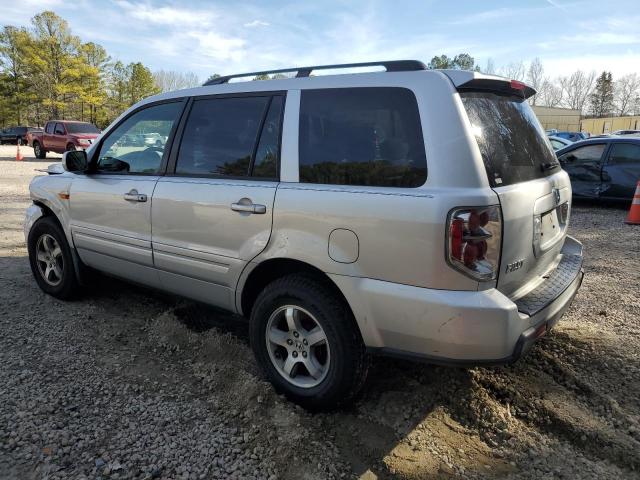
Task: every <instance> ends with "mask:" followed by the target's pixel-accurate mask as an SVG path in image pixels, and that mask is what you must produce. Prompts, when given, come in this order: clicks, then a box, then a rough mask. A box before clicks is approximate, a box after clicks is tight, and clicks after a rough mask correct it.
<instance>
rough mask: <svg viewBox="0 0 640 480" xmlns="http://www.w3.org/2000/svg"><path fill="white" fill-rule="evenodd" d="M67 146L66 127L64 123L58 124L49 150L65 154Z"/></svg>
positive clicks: (48, 146)
mask: <svg viewBox="0 0 640 480" xmlns="http://www.w3.org/2000/svg"><path fill="white" fill-rule="evenodd" d="M66 146H67V130H66V128H65V127H64V124H63V123H60V122H58V123H56V126H55V128H54V130H53V135H52V136H51V141H50V142H49V145H47V148H51V149H52V150H55V151H58V152H63V151H64V150H65V149H66Z"/></svg>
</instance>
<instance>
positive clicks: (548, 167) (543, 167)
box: [540, 162, 560, 172]
mask: <svg viewBox="0 0 640 480" xmlns="http://www.w3.org/2000/svg"><path fill="white" fill-rule="evenodd" d="M559 166H560V164H559V163H558V162H549V163H543V164H542V165H540V170H542V171H543V172H546V171H547V170H553V169H554V168H556V167H559Z"/></svg>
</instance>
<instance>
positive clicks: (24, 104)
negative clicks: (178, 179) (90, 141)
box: [0, 11, 160, 128]
mask: <svg viewBox="0 0 640 480" xmlns="http://www.w3.org/2000/svg"><path fill="white" fill-rule="evenodd" d="M159 91H160V90H159V88H158V87H157V86H156V84H155V82H154V80H153V76H152V74H151V72H150V71H149V69H148V68H147V67H145V66H144V65H143V64H142V63H140V62H136V63H130V64H129V65H126V66H125V65H124V64H122V62H119V61H113V60H112V59H111V57H110V56H109V55H108V53H107V51H106V50H105V49H104V48H103V47H102V46H100V45H98V44H96V43H92V42H89V43H83V42H82V41H81V39H80V38H79V37H77V36H75V35H73V33H72V32H71V29H70V28H69V25H68V23H67V22H66V20H64V19H63V18H61V17H59V16H58V15H56V14H55V13H54V12H51V11H45V12H42V13H40V14H38V15H36V16H34V17H33V18H32V19H31V27H30V28H25V27H20V28H17V27H13V26H5V27H4V28H3V29H2V30H1V31H0V126H3V127H4V126H9V125H39V126H41V125H43V124H44V123H45V122H46V121H47V120H50V119H53V118H61V119H74V120H82V121H89V122H92V123H95V124H96V125H98V126H99V127H102V128H104V127H105V126H106V125H108V124H109V123H110V122H111V121H112V120H113V119H115V118H116V117H117V116H118V115H120V114H121V113H122V112H123V110H125V109H126V108H128V107H129V106H131V105H133V104H134V103H136V102H138V101H139V100H141V99H142V98H144V97H147V96H149V95H154V94H156V93H159Z"/></svg>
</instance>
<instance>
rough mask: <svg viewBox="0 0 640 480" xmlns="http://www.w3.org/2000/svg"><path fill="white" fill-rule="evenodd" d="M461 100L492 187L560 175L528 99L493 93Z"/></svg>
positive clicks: (466, 95)
mask: <svg viewBox="0 0 640 480" xmlns="http://www.w3.org/2000/svg"><path fill="white" fill-rule="evenodd" d="M460 97H461V98H462V103H463V105H464V107H465V110H466V111H467V115H468V117H469V122H470V123H471V129H472V133H473V135H474V136H475V138H476V142H477V144H478V148H479V149H480V153H481V155H482V160H483V161H484V166H485V169H486V171H487V176H488V178H489V183H490V184H491V186H492V187H500V186H504V185H512V184H514V183H520V182H527V181H529V180H535V179H537V178H542V177H546V176H548V175H552V174H554V173H557V171H558V169H557V168H553V165H555V164H557V160H556V157H555V155H554V153H553V151H552V149H551V148H550V147H549V143H548V142H547V139H546V135H545V131H544V129H543V128H542V126H541V125H540V122H538V119H537V118H536V116H535V114H534V113H533V110H532V109H531V107H529V104H528V103H527V101H526V100H525V99H523V98H521V97H516V96H510V95H501V94H498V93H492V92H462V93H460Z"/></svg>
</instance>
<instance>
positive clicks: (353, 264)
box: [24, 61, 583, 409]
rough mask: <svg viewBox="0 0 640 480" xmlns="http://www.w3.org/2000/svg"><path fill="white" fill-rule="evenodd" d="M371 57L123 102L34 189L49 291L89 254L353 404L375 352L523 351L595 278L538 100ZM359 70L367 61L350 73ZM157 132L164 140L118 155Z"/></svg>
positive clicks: (454, 73) (38, 248)
mask: <svg viewBox="0 0 640 480" xmlns="http://www.w3.org/2000/svg"><path fill="white" fill-rule="evenodd" d="M376 65H381V66H384V67H385V69H386V70H387V71H385V72H373V73H360V74H349V75H328V76H324V75H318V76H313V75H311V72H314V71H316V70H322V69H336V68H337V67H336V66H335V65H332V66H326V67H322V66H321V67H305V68H298V69H288V70H287V71H288V72H292V73H293V72H296V76H295V78H287V79H280V80H269V81H264V82H252V81H245V82H231V83H229V80H230V79H231V78H235V77H236V76H231V77H220V78H216V79H212V80H210V81H209V82H207V83H206V84H205V85H204V86H202V87H199V88H194V89H190V90H181V91H176V92H170V93H164V94H161V95H157V96H154V97H149V98H147V99H145V100H143V101H141V102H139V103H137V104H136V105H134V106H132V107H131V108H130V109H129V110H128V111H127V112H125V113H124V114H123V115H122V116H121V117H120V118H119V120H118V121H117V122H116V123H114V124H113V125H111V126H110V127H109V128H108V129H107V130H106V132H105V133H104V135H102V136H101V137H100V138H99V139H98V141H97V142H96V144H95V145H93V146H92V147H91V148H90V149H89V150H87V151H86V152H84V151H70V152H66V153H65V154H64V156H63V160H62V164H63V167H64V168H65V170H66V172H65V173H64V174H62V175H55V176H54V175H48V176H41V177H36V178H35V179H34V180H33V181H32V182H31V185H30V192H31V199H32V200H33V205H32V206H30V207H29V209H28V211H27V215H26V219H25V223H24V225H25V227H24V228H25V234H26V237H27V243H28V246H29V258H30V262H31V268H32V271H33V274H34V276H35V280H36V282H37V283H38V285H39V286H40V287H41V288H42V290H43V291H45V292H47V293H49V294H51V295H53V296H56V297H59V298H69V297H71V296H72V295H74V294H76V293H78V282H79V281H82V278H83V277H82V271H84V265H86V266H89V267H93V268H95V269H98V270H101V271H104V272H107V273H110V274H112V275H115V276H119V277H122V278H124V279H127V280H129V281H133V282H137V283H141V284H145V285H147V286H150V287H155V288H159V289H163V290H165V291H168V292H171V293H174V294H178V295H182V296H186V297H190V298H192V299H194V300H198V301H201V302H206V303H209V304H212V305H215V306H217V307H220V308H224V309H227V310H230V311H232V312H235V313H239V314H242V315H244V316H246V317H248V318H249V332H250V335H249V336H250V341H251V347H252V348H253V351H254V354H255V356H256V359H257V360H258V363H259V364H260V365H261V366H262V367H263V368H264V370H265V372H266V375H267V376H268V378H269V379H270V380H271V381H272V382H273V384H274V385H275V386H276V388H277V389H278V390H279V391H281V392H284V393H285V394H286V395H288V397H289V398H291V399H293V400H295V401H297V402H299V403H301V404H303V405H305V406H306V407H309V408H313V409H318V408H330V407H334V406H336V405H339V404H341V403H346V402H348V401H349V400H350V399H352V398H353V397H354V395H355V394H356V393H357V392H358V391H359V390H360V389H361V387H362V386H363V383H364V380H365V378H366V374H367V369H368V365H369V361H370V355H372V354H381V355H385V354H386V355H393V356H399V357H405V358H413V359H423V360H426V361H428V362H435V363H445V364H453V365H461V364H470V365H478V364H494V363H498V364H500V363H510V362H513V361H515V360H516V359H518V358H519V357H521V356H522V355H523V354H524V353H525V352H526V351H527V350H528V349H529V348H530V347H531V345H533V343H534V342H535V341H536V340H537V339H538V338H539V337H541V336H542V335H545V334H546V332H547V331H548V330H549V329H550V328H552V327H553V326H554V325H555V324H556V322H557V321H558V320H559V318H560V317H561V316H562V314H563V313H564V312H565V310H566V309H567V308H568V307H569V305H570V304H571V301H572V299H573V297H574V295H575V294H576V292H577V291H578V289H579V287H580V284H581V281H582V275H583V273H582V258H583V257H582V245H581V244H580V242H578V241H577V240H575V239H573V238H572V237H570V236H569V235H568V226H569V216H570V207H571V183H570V181H569V176H568V175H567V174H566V172H564V171H563V170H562V169H561V168H560V164H559V163H558V161H557V159H556V158H555V156H554V154H553V151H552V150H551V148H550V146H549V142H548V141H547V139H546V136H545V134H544V130H543V129H542V127H541V125H540V123H539V122H538V120H537V119H536V117H535V115H534V113H533V112H532V110H531V107H530V106H529V103H528V101H527V99H528V98H530V97H531V96H532V95H534V94H535V90H534V89H533V88H531V87H529V86H527V85H525V84H523V83H522V82H519V81H516V80H509V79H506V78H503V77H496V76H492V75H483V74H481V73H479V72H469V71H461V70H428V69H427V68H426V66H425V65H424V64H423V63H421V62H417V61H397V62H380V63H378V64H376ZM355 66H371V64H370V63H367V64H359V65H353V64H351V65H342V66H341V67H343V68H345V69H350V68H353V67H355ZM347 71H348V70H347ZM262 73H265V72H261V73H250V74H242V75H238V76H240V77H247V78H253V77H255V76H256V75H259V74H262ZM269 73H274V72H269ZM276 73H277V72H276ZM159 132H160V133H161V136H164V135H168V140H167V141H166V142H165V143H164V145H163V146H161V147H157V146H155V145H147V144H146V140H145V145H143V146H139V147H133V148H132V147H129V146H122V142H121V140H122V139H123V138H124V137H125V136H130V135H132V133H135V134H143V135H148V136H147V137H145V139H146V138H149V139H153V138H156V136H155V134H156V133H159ZM461 139H463V141H461ZM127 141H128V140H127ZM452 158H455V159H456V161H455V162H452V161H451V159H452Z"/></svg>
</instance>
